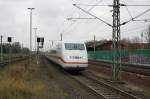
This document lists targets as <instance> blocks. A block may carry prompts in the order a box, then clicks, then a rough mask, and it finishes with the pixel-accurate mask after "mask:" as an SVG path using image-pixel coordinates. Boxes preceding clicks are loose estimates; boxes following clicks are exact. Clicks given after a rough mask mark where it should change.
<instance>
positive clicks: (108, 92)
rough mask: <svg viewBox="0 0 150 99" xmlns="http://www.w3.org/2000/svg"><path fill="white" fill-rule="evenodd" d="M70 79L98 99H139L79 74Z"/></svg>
mask: <svg viewBox="0 0 150 99" xmlns="http://www.w3.org/2000/svg"><path fill="white" fill-rule="evenodd" d="M72 78H73V79H75V80H76V81H78V82H79V83H80V84H81V85H83V86H84V87H85V88H87V90H90V91H91V92H92V93H94V94H95V95H97V96H98V97H100V99H141V98H139V97H137V96H135V95H132V94H130V93H127V92H125V91H122V90H120V89H118V88H115V87H113V86H111V85H109V84H107V83H105V82H103V81H99V80H98V79H96V78H95V77H93V76H87V75H84V74H81V75H78V76H72Z"/></svg>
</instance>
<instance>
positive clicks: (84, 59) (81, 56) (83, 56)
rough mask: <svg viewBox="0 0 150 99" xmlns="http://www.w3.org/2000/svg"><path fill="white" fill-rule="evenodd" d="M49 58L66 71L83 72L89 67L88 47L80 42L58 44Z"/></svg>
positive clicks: (51, 51) (61, 42)
mask: <svg viewBox="0 0 150 99" xmlns="http://www.w3.org/2000/svg"><path fill="white" fill-rule="evenodd" d="M48 58H49V59H50V60H52V61H53V62H55V63H57V64H59V65H60V66H61V67H62V68H64V69H66V70H76V71H82V70H85V69H86V68H87V67H88V56H87V50H86V46H85V43H84V42H80V41H60V42H58V43H57V44H56V45H55V47H54V48H53V49H52V50H50V52H49V55H48Z"/></svg>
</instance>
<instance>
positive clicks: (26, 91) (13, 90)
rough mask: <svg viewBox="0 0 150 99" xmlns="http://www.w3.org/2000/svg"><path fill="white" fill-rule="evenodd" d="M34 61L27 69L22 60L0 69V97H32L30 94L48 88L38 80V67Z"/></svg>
mask: <svg viewBox="0 0 150 99" xmlns="http://www.w3.org/2000/svg"><path fill="white" fill-rule="evenodd" d="M34 61H35V60H34ZM34 61H33V63H32V65H31V66H30V68H28V70H26V68H25V65H26V63H25V62H22V63H18V64H14V65H9V66H8V67H6V68H4V69H2V70H1V71H0V99H32V96H34V95H35V96H36V95H39V94H41V93H43V92H46V91H47V90H48V88H47V86H46V85H45V84H44V83H43V82H42V81H40V79H39V80H38V75H37V74H38V72H39V68H38V67H37V65H35V64H34V63H35V62H34Z"/></svg>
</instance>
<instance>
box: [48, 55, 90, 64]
mask: <svg viewBox="0 0 150 99" xmlns="http://www.w3.org/2000/svg"><path fill="white" fill-rule="evenodd" d="M51 57H55V58H57V59H59V60H61V61H62V62H63V63H64V64H88V62H65V61H64V60H63V59H62V58H61V57H59V56H51Z"/></svg>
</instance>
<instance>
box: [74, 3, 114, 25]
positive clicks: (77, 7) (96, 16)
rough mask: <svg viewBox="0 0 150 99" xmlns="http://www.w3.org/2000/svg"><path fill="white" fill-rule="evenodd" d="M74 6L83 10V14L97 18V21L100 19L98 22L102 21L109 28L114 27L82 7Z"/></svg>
mask: <svg viewBox="0 0 150 99" xmlns="http://www.w3.org/2000/svg"><path fill="white" fill-rule="evenodd" d="M73 6H75V7H77V8H78V9H81V10H82V11H83V12H85V13H87V14H89V15H91V16H92V17H95V18H96V19H98V20H100V21H101V22H103V23H105V24H107V25H108V26H110V27H113V26H112V25H111V24H109V23H108V22H106V21H104V20H102V19H100V18H99V17H97V16H95V15H93V14H91V13H90V12H88V11H86V10H84V9H82V8H81V7H79V6H77V5H76V4H73Z"/></svg>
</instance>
